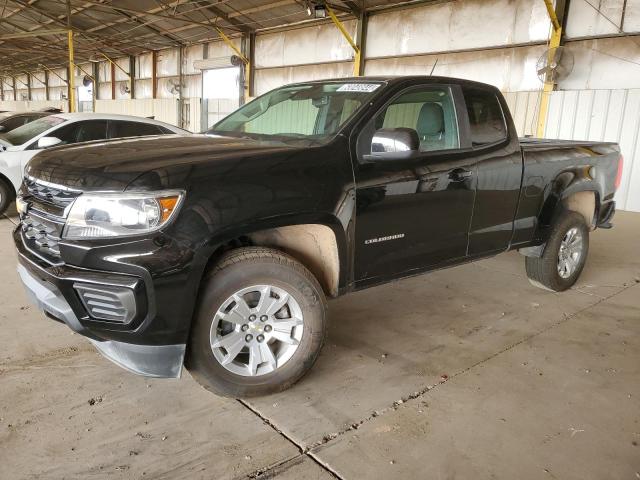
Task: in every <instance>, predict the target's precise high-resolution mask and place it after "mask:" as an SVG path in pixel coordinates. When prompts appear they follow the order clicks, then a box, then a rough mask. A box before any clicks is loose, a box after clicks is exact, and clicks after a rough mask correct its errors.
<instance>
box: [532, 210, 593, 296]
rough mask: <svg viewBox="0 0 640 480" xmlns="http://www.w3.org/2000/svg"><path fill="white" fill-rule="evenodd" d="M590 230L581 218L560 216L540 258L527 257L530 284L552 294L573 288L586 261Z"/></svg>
mask: <svg viewBox="0 0 640 480" xmlns="http://www.w3.org/2000/svg"><path fill="white" fill-rule="evenodd" d="M588 252H589V229H588V228H587V225H586V224H585V221H584V218H583V217H582V215H580V214H579V213H576V212H571V211H568V212H565V213H563V214H562V215H561V216H560V218H559V219H558V221H557V222H556V225H555V226H554V228H553V231H552V232H551V235H550V236H549V240H548V241H547V245H546V247H545V249H544V253H543V255H542V257H539V258H538V257H527V258H526V259H525V266H526V270H527V276H528V277H529V281H530V282H531V283H532V284H533V285H535V286H537V287H542V288H545V289H548V290H552V291H554V292H561V291H563V290H566V289H568V288H570V287H571V286H573V285H574V284H575V283H576V281H577V280H578V277H579V276H580V273H582V269H583V268H584V264H585V262H586V260H587V253H588Z"/></svg>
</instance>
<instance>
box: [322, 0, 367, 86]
mask: <svg viewBox="0 0 640 480" xmlns="http://www.w3.org/2000/svg"><path fill="white" fill-rule="evenodd" d="M325 8H326V9H327V13H328V14H329V18H331V21H332V22H333V23H334V25H335V26H336V27H338V30H340V33H342V36H343V37H344V38H345V40H346V41H347V42H348V43H349V45H351V48H353V76H354V77H359V76H360V62H361V61H362V58H361V51H360V47H358V45H357V44H356V42H355V40H353V37H352V36H351V35H350V34H349V32H347V29H346V28H345V26H344V24H343V23H342V22H341V21H340V19H339V18H338V17H336V14H335V13H333V10H332V9H331V8H330V7H329V5H325Z"/></svg>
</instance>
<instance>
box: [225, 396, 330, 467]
mask: <svg viewBox="0 0 640 480" xmlns="http://www.w3.org/2000/svg"><path fill="white" fill-rule="evenodd" d="M237 401H238V403H240V404H241V405H243V406H244V407H245V408H246V409H247V410H249V411H250V412H252V413H253V414H254V415H256V416H257V417H258V418H260V420H262V421H263V423H264V424H265V425H268V426H269V427H271V428H272V429H273V430H274V431H276V432H277V433H278V434H280V435H281V436H282V437H283V438H284V439H286V440H287V441H288V442H289V443H291V444H292V445H294V446H295V447H296V448H297V449H298V451H299V452H300V453H299V454H298V455H294V456H293V457H290V458H288V459H285V460H282V461H280V462H277V463H275V464H273V465H271V466H268V467H264V468H261V469H258V470H256V471H255V472H253V473H250V474H249V475H247V477H248V478H256V479H257V478H270V473H271V472H272V471H273V470H275V469H277V468H278V467H281V466H282V465H283V464H285V463H287V462H291V461H293V460H294V459H296V458H299V457H304V456H307V457H309V458H310V459H311V460H313V461H314V462H315V463H316V464H317V465H318V466H320V468H322V469H323V470H325V471H326V472H327V473H328V474H330V475H331V476H332V477H334V478H336V479H338V480H343V478H342V477H341V476H340V475H338V474H337V473H336V472H334V471H333V470H332V469H331V468H329V467H328V466H325V465H324V464H322V463H321V462H320V461H319V460H318V459H317V458H316V457H315V456H314V455H312V454H310V452H309V450H308V449H306V448H304V447H303V446H302V445H300V444H298V442H296V441H295V440H294V439H293V438H291V437H290V436H289V435H287V434H286V433H284V432H283V431H282V430H281V429H280V428H278V426H277V425H276V424H275V423H273V422H272V421H271V420H270V419H268V418H267V417H265V416H264V415H262V414H261V413H260V412H259V411H258V410H256V409H255V408H253V407H252V406H251V405H249V404H248V403H247V402H246V401H244V400H242V399H240V398H238V399H237Z"/></svg>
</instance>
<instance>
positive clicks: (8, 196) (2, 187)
mask: <svg viewBox="0 0 640 480" xmlns="http://www.w3.org/2000/svg"><path fill="white" fill-rule="evenodd" d="M14 197H15V195H14V193H13V188H11V185H9V184H8V183H7V182H6V181H5V180H4V179H2V178H0V215H2V214H3V213H4V212H6V210H7V208H9V205H11V202H13V201H14V200H15V198H14Z"/></svg>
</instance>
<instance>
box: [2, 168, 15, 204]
mask: <svg viewBox="0 0 640 480" xmlns="http://www.w3.org/2000/svg"><path fill="white" fill-rule="evenodd" d="M0 182H4V183H6V184H7V185H8V186H9V188H10V189H11V192H12V193H13V198H15V197H16V195H17V194H18V192H16V188H15V187H14V186H13V182H12V181H11V180H10V179H9V177H7V176H6V175H4V174H3V173H0Z"/></svg>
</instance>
